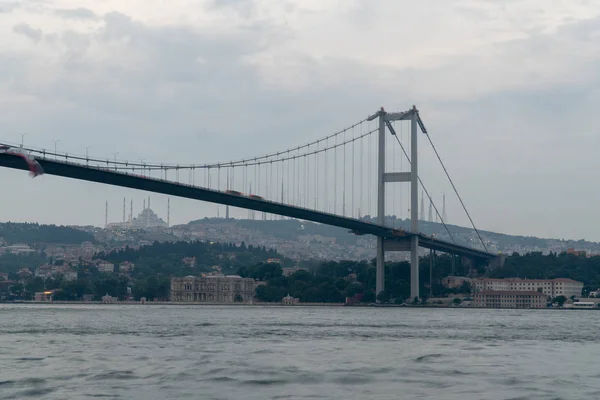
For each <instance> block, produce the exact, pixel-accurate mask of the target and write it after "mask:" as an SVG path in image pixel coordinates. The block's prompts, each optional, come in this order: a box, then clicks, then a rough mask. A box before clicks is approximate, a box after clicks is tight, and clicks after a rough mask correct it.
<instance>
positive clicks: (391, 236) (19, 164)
mask: <svg viewBox="0 0 600 400" xmlns="http://www.w3.org/2000/svg"><path fill="white" fill-rule="evenodd" d="M36 160H37V161H38V162H39V163H40V165H41V166H42V167H43V168H44V173H46V174H48V175H56V176H61V177H65V178H72V179H79V180H84V181H88V182H97V183H104V184H107V185H113V186H122V187H127V188H132V189H139V190H145V191H148V192H154V193H162V194H166V195H170V196H177V197H184V198H188V199H194V200H201V201H207V202H211V203H218V204H223V205H229V206H232V207H239V208H245V209H249V210H255V211H261V212H266V213H270V214H277V215H283V216H286V217H291V218H297V219H300V220H306V221H312V222H317V223H321V224H325V225H332V226H337V227H340V228H346V229H348V230H350V231H352V232H354V233H357V234H369V235H374V236H381V237H383V238H385V241H386V242H389V243H390V244H391V247H396V248H397V249H402V250H404V249H405V246H406V245H407V244H408V243H410V238H411V237H412V236H413V235H414V234H412V233H410V232H406V231H404V230H401V229H394V228H390V227H386V226H382V225H377V224H372V223H369V222H366V221H362V220H359V219H355V218H348V217H342V216H339V215H335V214H330V213H325V212H321V211H314V210H310V209H307V208H302V207H296V206H290V205H287V204H282V203H277V202H273V201H269V200H264V199H256V198H250V197H247V196H243V195H242V196H240V195H236V194H231V193H226V192H222V191H218V190H214V189H207V188H203V187H198V186H192V185H186V184H181V183H174V182H170V181H166V180H162V179H156V178H150V177H145V176H141V175H134V174H129V173H123V172H117V171H113V170H110V169H108V168H99V167H95V166H86V165H82V164H77V163H70V162H66V161H58V160H50V159H45V158H37V157H36ZM0 167H7V168H13V169H20V170H28V167H27V164H26V163H25V161H24V160H23V159H21V158H19V157H17V156H14V155H10V154H0ZM418 236H419V245H420V246H421V247H424V248H428V249H433V250H436V251H441V252H446V253H452V254H456V255H459V256H465V257H469V258H475V259H481V260H491V259H494V258H495V257H496V255H494V254H491V253H488V252H485V251H481V250H478V249H473V248H470V247H466V246H460V245H457V244H454V243H451V242H448V241H444V240H438V239H434V238H431V237H430V236H427V235H424V234H422V233H419V234H418ZM394 245H396V246H394Z"/></svg>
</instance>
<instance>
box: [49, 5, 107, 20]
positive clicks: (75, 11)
mask: <svg viewBox="0 0 600 400" xmlns="http://www.w3.org/2000/svg"><path fill="white" fill-rule="evenodd" d="M54 13H55V14H57V15H59V16H61V17H63V18H69V19H97V18H98V16H97V15H96V13H94V12H93V11H92V10H90V9H88V8H83V7H80V8H63V9H58V10H54Z"/></svg>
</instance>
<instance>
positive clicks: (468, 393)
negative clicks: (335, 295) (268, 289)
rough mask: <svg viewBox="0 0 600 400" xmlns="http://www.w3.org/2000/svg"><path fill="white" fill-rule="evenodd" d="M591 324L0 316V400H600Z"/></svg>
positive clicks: (430, 314)
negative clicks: (99, 399) (30, 399)
mask: <svg viewBox="0 0 600 400" xmlns="http://www.w3.org/2000/svg"><path fill="white" fill-rule="evenodd" d="M599 321H600V312H594V311H583V310H577V311H574V310H573V311H562V310H561V311H556V310H468V309H408V308H393V309H390V308H386V309H381V308H350V307H347V308H346V307H331V308H329V307H295V306H294V307H268V308H267V307H264V308H263V307H239V306H238V307H227V306H213V307H211V306H159V305H156V306H154V305H139V306H138V305H72V306H71V305H6V304H5V305H0V399H15V398H17V399H21V398H44V399H66V398H68V399H90V398H102V399H140V400H142V399H143V400H147V399H456V400H459V399H460V400H465V399H486V400H494V399H545V400H546V399H597V398H600V367H599V366H598V365H599V362H598V361H599V360H600V342H598V339H597V338H598V332H600V322H599Z"/></svg>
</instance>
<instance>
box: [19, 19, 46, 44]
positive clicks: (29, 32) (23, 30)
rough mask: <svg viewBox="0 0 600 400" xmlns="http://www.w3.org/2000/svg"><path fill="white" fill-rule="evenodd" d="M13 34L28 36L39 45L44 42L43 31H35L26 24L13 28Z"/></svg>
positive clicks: (22, 23)
mask: <svg viewBox="0 0 600 400" xmlns="http://www.w3.org/2000/svg"><path fill="white" fill-rule="evenodd" d="M13 32H15V33H18V34H20V35H24V36H27V37H28V38H29V39H31V40H32V41H33V42H35V43H39V41H40V40H42V36H43V32H42V30H41V29H34V28H32V27H31V26H30V25H29V24H26V23H25V22H21V23H19V24H17V25H15V26H13Z"/></svg>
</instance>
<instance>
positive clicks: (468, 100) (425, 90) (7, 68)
mask: <svg viewBox="0 0 600 400" xmlns="http://www.w3.org/2000/svg"><path fill="white" fill-rule="evenodd" d="M598 43H600V2H598V1H592V0H587V1H586V0H568V1H565V0H422V1H414V0H411V1H404V0H389V1H384V0H381V1H372V0H369V1H368V0H355V1H351V0H337V1H336V0H302V1H301V0H296V1H292V0H271V1H268V0H255V1H253V0H219V1H217V0H212V1H210V0H205V1H200V0H194V1H192V0H173V1H171V2H165V1H158V0H143V1H142V0H104V1H97V0H79V1H71V0H22V1H10V0H0V109H1V110H2V111H1V112H0V141H4V142H6V141H8V142H20V140H21V136H20V135H19V134H20V133H27V136H26V137H25V144H26V145H30V146H34V147H42V148H49V149H50V148H53V146H54V144H53V140H60V142H59V143H58V145H57V146H58V149H59V150H62V151H67V152H70V153H80V154H81V153H84V152H85V150H84V147H85V146H89V147H90V148H89V152H90V154H92V155H95V156H100V157H111V158H112V157H113V153H115V152H119V155H118V157H119V158H123V159H129V160H139V159H140V158H142V157H143V158H145V159H146V160H151V161H157V162H170V161H171V162H182V163H183V162H195V163H203V162H210V161H221V160H227V159H232V158H239V157H244V156H253V155H259V154H262V153H265V152H267V151H271V150H274V151H276V150H280V149H285V148H287V147H290V146H292V145H295V144H303V143H305V142H306V141H308V140H311V139H317V138H319V137H321V136H325V135H327V134H330V133H332V132H334V131H336V130H337V129H339V128H343V127H345V126H347V125H350V124H352V123H353V122H355V121H357V120H359V119H361V118H363V117H365V116H367V115H368V114H371V113H373V112H374V111H376V110H377V109H378V108H379V107H380V106H385V107H386V109H388V110H405V109H408V108H409V107H411V106H412V105H413V104H416V105H417V106H418V107H419V109H420V110H421V115H422V117H423V119H424V120H425V122H426V124H427V128H428V130H429V131H430V133H431V136H432V138H433V139H434V141H435V142H436V144H437V146H438V149H439V150H440V152H441V154H442V156H443V157H444V159H445V161H446V163H447V166H448V168H449V170H450V172H451V174H452V176H453V178H454V180H455V183H456V185H457V187H458V188H459V191H460V192H461V194H462V196H463V198H464V200H465V202H466V204H467V206H468V208H469V210H470V212H471V214H472V216H473V218H474V219H475V222H476V224H477V225H478V227H480V228H481V229H486V230H492V231H498V232H504V233H516V234H525V235H536V236H542V237H559V238H574V239H580V238H585V239H589V240H600V231H599V230H598V228H597V225H598V223H597V222H598V217H599V214H600V213H599V206H598V204H600V186H599V184H598V182H599V179H598V171H600V168H599V167H600V157H599V156H598V154H599V152H598V151H599V149H600V135H598V127H599V126H600V116H599V115H600V114H599V113H598V111H597V108H598V105H599V104H600V90H599V89H600V86H599V77H600V46H598ZM421 143H422V144H423V145H424V144H425V142H424V141H421ZM427 151H428V150H427V149H426V148H425V147H423V149H422V152H423V153H422V157H421V159H422V163H421V167H420V169H421V176H422V177H423V178H424V179H425V180H426V182H430V184H428V186H430V190H431V191H432V192H433V193H434V195H435V196H437V197H438V198H439V197H441V193H443V192H446V193H447V196H448V198H449V199H448V216H449V220H450V222H452V223H457V224H463V225H466V224H467V223H468V221H467V219H466V218H465V217H464V215H463V214H462V213H461V211H460V208H459V204H458V202H457V201H455V200H453V199H452V198H451V196H450V188H449V187H448V186H447V184H445V183H444V180H443V172H442V170H441V169H440V167H439V165H436V164H434V163H433V158H432V157H433V156H432V155H431V154H429V153H427ZM0 181H1V182H2V186H1V187H2V189H0V190H1V196H0V221H7V220H11V221H38V222H42V223H57V224H95V225H98V226H100V225H103V223H104V202H105V201H107V200H108V201H109V203H110V216H109V219H111V220H118V219H120V215H121V205H122V201H123V197H127V199H128V202H129V199H133V200H134V201H135V207H136V209H137V211H139V208H141V205H142V198H143V197H144V195H147V194H144V193H142V192H136V191H133V190H125V189H120V188H112V187H108V186H102V185H97V184H92V183H85V182H79V181H71V180H66V179H61V178H56V177H52V176H47V175H46V176H42V177H39V178H36V179H34V180H32V179H30V178H29V177H28V176H27V174H26V173H25V172H22V171H12V170H4V169H2V170H0ZM152 199H153V200H152V205H153V208H154V209H155V210H156V211H157V212H159V214H161V215H162V216H165V214H166V198H165V197H163V196H159V195H154V196H153V197H152ZM440 201H441V200H440ZM171 209H172V212H171V220H172V222H174V223H180V222H187V221H189V220H191V219H196V218H202V217H204V216H207V215H208V216H214V215H215V214H216V206H214V205H210V204H206V203H199V202H192V201H188V200H182V199H171ZM238 215H245V213H239V214H238ZM165 218H166V216H165Z"/></svg>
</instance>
